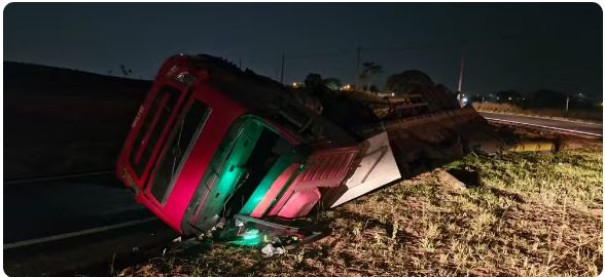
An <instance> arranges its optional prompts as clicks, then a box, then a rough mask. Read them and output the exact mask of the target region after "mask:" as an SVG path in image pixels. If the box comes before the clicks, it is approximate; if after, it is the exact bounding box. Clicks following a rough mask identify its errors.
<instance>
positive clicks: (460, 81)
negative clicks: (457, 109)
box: [458, 57, 464, 93]
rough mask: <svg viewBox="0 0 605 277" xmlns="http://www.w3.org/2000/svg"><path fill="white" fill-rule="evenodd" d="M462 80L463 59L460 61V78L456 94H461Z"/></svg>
mask: <svg viewBox="0 0 605 277" xmlns="http://www.w3.org/2000/svg"><path fill="white" fill-rule="evenodd" d="M463 78H464V57H462V58H461V59H460V78H458V92H460V93H462V79H463Z"/></svg>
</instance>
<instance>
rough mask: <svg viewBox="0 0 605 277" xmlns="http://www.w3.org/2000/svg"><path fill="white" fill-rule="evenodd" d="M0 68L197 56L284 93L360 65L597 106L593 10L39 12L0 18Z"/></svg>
mask: <svg viewBox="0 0 605 277" xmlns="http://www.w3.org/2000/svg"><path fill="white" fill-rule="evenodd" d="M4 16H5V17H4V34H5V37H4V61H16V62H25V63H34V64H41V65H48V66H56V67H63V68H69V69H76V70H82V71H88V72H94V73H100V74H108V71H109V70H112V72H113V74H112V75H113V76H120V75H121V74H119V71H120V69H119V67H120V65H121V64H124V65H125V66H126V67H128V68H130V69H132V70H133V74H132V76H131V77H134V78H143V79H152V78H153V76H154V75H155V72H156V71H157V69H158V68H159V66H160V64H161V63H162V62H163V60H164V59H165V58H167V57H168V56H170V55H173V54H177V53H187V54H197V53H208V54H211V55H217V56H222V57H224V58H226V59H228V60H230V61H232V62H233V63H235V64H239V63H240V62H241V64H242V66H243V67H244V68H250V69H252V70H254V71H255V72H257V73H258V74H262V75H266V76H268V77H271V78H273V79H276V80H279V68H280V63H281V55H282V53H285V57H286V66H285V74H284V75H285V78H284V81H285V82H286V83H290V82H294V81H302V80H304V78H305V76H306V75H307V74H308V73H311V72H314V73H319V74H321V75H322V76H323V77H335V78H339V79H341V80H342V81H343V82H344V83H353V82H354V80H353V79H354V74H355V64H356V51H355V49H356V48H357V47H361V56H362V61H371V62H375V63H378V64H380V65H382V66H383V69H384V73H383V74H381V75H380V76H378V78H377V79H376V83H377V85H378V86H379V87H380V88H382V86H383V85H384V82H385V80H386V78H387V77H388V76H389V75H392V74H395V73H399V72H401V71H404V70H408V69H418V70H421V71H423V72H426V73H427V74H428V75H429V76H430V77H431V78H432V79H433V80H434V81H435V82H436V83H443V84H445V85H446V86H447V87H449V88H450V89H452V90H454V89H455V88H456V84H457V79H458V74H459V67H460V59H461V58H462V57H464V60H465V80H464V86H463V91H465V92H466V93H470V94H472V93H487V92H496V91H500V90H508V89H513V90H518V91H520V92H522V93H528V92H532V91H535V90H538V89H552V90H556V91H561V92H566V93H575V92H582V93H584V94H587V95H590V96H591V97H593V98H594V99H595V100H597V101H599V100H602V91H603V90H602V84H603V83H602V73H603V69H602V60H603V56H602V30H603V28H602V10H601V8H600V7H599V6H598V5H597V4H592V3H579V4H575V3H574V4H569V3H555V4H543V3H540V4H530V3H504V4H502V3H498V4H484V3H466V4H454V3H431V4H417V3H389V4H351V3H341V4H325V3H271V4H269V3H263V4H235V3H230V4H208V3H180V4H164V3H162V4H156V3H152V4H149V3H148V4H140V3H136V4H133V3H129V4H116V3H95V4H47V3H42V4H41V3H13V4H9V5H8V6H6V7H5V11H4Z"/></svg>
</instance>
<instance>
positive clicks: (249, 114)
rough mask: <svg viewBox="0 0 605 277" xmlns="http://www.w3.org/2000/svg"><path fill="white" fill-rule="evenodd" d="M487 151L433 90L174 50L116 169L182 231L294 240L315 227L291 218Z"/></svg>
mask: <svg viewBox="0 0 605 277" xmlns="http://www.w3.org/2000/svg"><path fill="white" fill-rule="evenodd" d="M497 149H498V142H497V141H496V140H495V136H494V135H493V133H492V131H491V129H490V127H489V126H488V125H487V122H486V121H485V120H484V119H483V118H482V117H481V116H479V115H478V114H477V113H476V112H475V111H474V110H473V109H472V108H460V106H459V105H458V103H457V101H456V99H455V97H454V95H453V94H451V93H449V92H448V91H447V90H445V89H443V87H438V86H434V87H433V86H431V87H421V88H418V89H417V90H416V91H415V92H414V93H410V94H407V95H400V96H398V97H396V98H380V97H377V96H375V95H372V94H367V93H363V92H334V91H331V90H328V89H326V88H324V87H316V88H312V87H311V88H310V87H307V88H292V87H285V86H283V85H281V84H280V83H277V82H275V81H273V80H271V79H269V78H265V77H262V76H258V75H256V74H254V73H253V72H251V71H249V70H246V71H242V70H240V69H239V68H237V67H235V66H234V65H232V64H230V63H228V62H225V61H224V60H222V59H219V58H215V57H212V56H208V55H198V56H188V55H177V56H173V57H171V58H169V59H168V60H166V61H165V62H164V64H163V65H162V67H161V69H160V70H159V73H158V74H157V76H156V78H155V80H154V83H153V86H152V88H151V91H150V92H149V94H148V96H147V98H146V99H145V102H144V103H143V104H142V105H141V107H140V109H139V110H138V113H137V115H136V118H135V119H134V121H133V123H132V126H131V130H130V133H129V135H128V137H127V139H126V142H125V144H124V147H123V150H122V152H121V154H120V156H119V159H118V163H117V175H118V177H119V178H120V179H121V180H122V181H123V182H124V183H125V184H126V186H127V187H129V188H131V189H132V191H133V192H134V195H135V198H136V200H137V201H138V202H139V203H141V204H143V205H144V206H146V207H147V208H148V209H149V210H151V211H152V212H153V213H154V214H155V215H156V216H157V217H159V218H160V219H161V220H162V221H164V222H165V223H166V224H168V225H169V226H170V227H172V228H173V229H174V230H176V231H177V232H179V233H181V234H183V235H186V236H191V237H197V238H212V239H213V240H215V241H229V242H231V243H234V244H240V245H254V246H260V245H263V244H267V243H275V242H276V241H279V242H280V243H283V244H292V245H297V244H299V243H301V242H305V241H310V240H312V239H314V238H317V237H318V236H320V232H317V230H314V229H313V228H311V229H308V228H305V227H304V226H300V225H299V222H300V221H296V219H299V218H304V217H306V216H308V215H309V214H310V213H313V212H318V211H321V210H322V209H328V208H332V207H336V206H338V205H341V204H343V203H345V202H347V201H350V200H352V199H355V198H357V197H360V196H362V195H365V194H368V193H370V192H372V191H374V190H377V189H379V188H381V187H384V186H385V185H388V184H392V183H394V182H396V181H398V180H401V179H402V178H409V177H412V176H414V175H416V174H418V173H421V172H423V171H427V170H430V169H432V168H435V167H437V166H440V165H443V164H445V163H447V162H450V161H452V160H455V159H459V158H461V157H462V156H464V155H465V154H467V153H469V152H471V151H483V152H493V151H495V150H497Z"/></svg>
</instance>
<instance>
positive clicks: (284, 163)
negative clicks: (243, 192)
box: [239, 156, 293, 215]
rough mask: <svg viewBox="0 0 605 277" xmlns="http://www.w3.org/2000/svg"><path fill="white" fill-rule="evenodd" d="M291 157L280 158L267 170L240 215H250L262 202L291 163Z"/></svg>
mask: <svg viewBox="0 0 605 277" xmlns="http://www.w3.org/2000/svg"><path fill="white" fill-rule="evenodd" d="M292 160H293V159H292V157H288V156H282V157H280V158H279V159H278V160H277V161H276V162H275V164H273V166H272V167H271V169H269V172H267V175H265V177H264V178H263V180H262V181H261V182H260V184H259V185H258V186H257V187H256V189H255V190H254V192H253V193H252V195H251V196H250V198H249V199H248V201H247V202H246V204H245V205H244V207H243V208H242V209H241V211H240V212H239V213H240V214H245V215H248V214H251V213H252V211H254V209H255V208H256V206H257V205H258V204H259V203H260V202H261V201H262V200H263V198H264V197H265V194H266V193H267V191H269V189H270V188H271V185H273V182H275V179H277V177H279V175H280V174H281V173H282V172H284V170H286V168H288V166H289V165H290V164H291V163H292Z"/></svg>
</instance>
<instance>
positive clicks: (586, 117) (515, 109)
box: [473, 102, 603, 123]
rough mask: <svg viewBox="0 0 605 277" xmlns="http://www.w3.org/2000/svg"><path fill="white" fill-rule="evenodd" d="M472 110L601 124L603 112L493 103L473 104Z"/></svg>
mask: <svg viewBox="0 0 605 277" xmlns="http://www.w3.org/2000/svg"><path fill="white" fill-rule="evenodd" d="M473 108H475V110H477V111H479V112H496V113H508V114H520V115H529V116H538V117H547V118H566V119H573V120H581V121H590V122H596V123H603V110H570V111H569V112H567V113H566V112H565V110H563V109H546V108H529V109H524V108H522V107H519V106H516V105H513V104H508V103H493V102H483V103H480V102H475V103H473Z"/></svg>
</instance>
